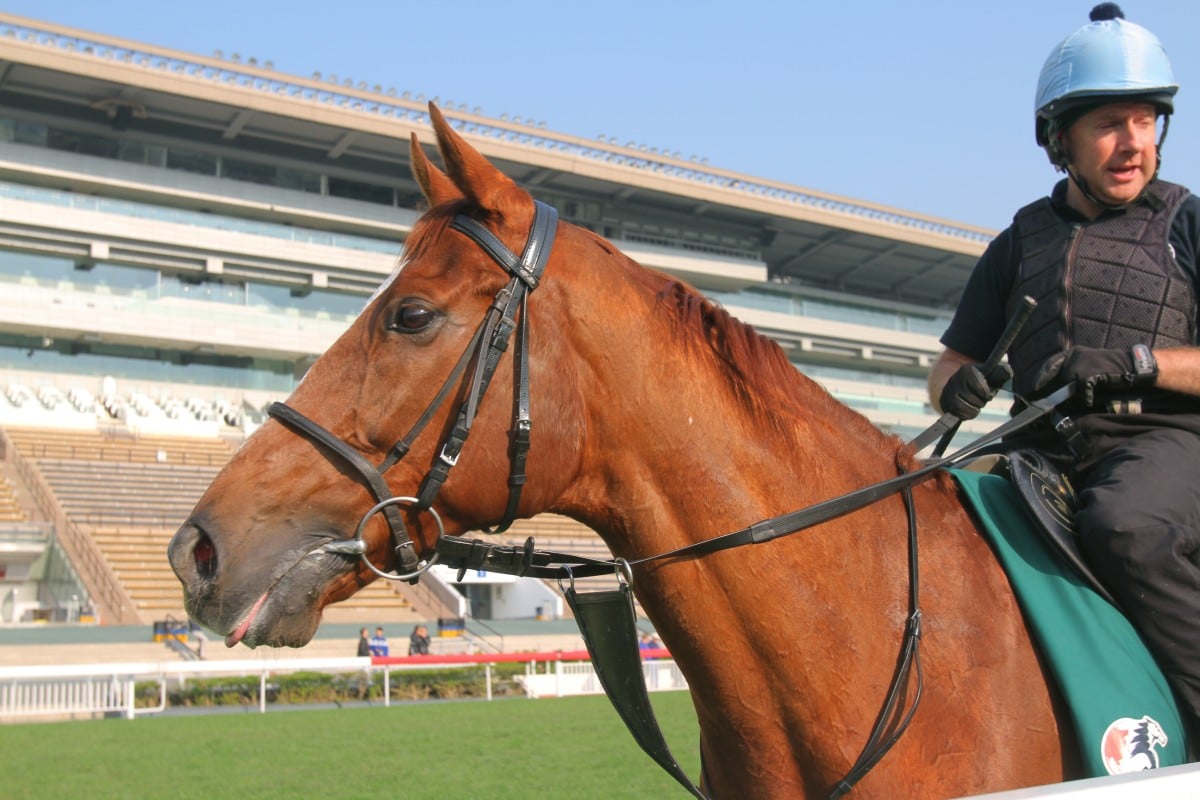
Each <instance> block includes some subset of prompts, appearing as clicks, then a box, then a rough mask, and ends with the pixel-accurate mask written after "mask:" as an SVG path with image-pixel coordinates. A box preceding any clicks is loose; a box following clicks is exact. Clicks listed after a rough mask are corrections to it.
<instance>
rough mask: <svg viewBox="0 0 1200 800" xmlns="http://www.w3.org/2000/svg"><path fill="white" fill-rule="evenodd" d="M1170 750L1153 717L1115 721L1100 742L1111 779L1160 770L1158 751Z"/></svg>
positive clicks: (1127, 718) (1163, 732) (1164, 735)
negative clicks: (1125, 774) (1128, 773)
mask: <svg viewBox="0 0 1200 800" xmlns="http://www.w3.org/2000/svg"><path fill="white" fill-rule="evenodd" d="M1166 746H1167V734H1166V732H1165V731H1163V729H1162V726H1161V725H1159V724H1158V722H1156V721H1155V720H1154V719H1152V718H1151V717H1142V718H1141V719H1131V718H1129V717H1121V718H1120V719H1118V720H1114V721H1113V723H1112V724H1111V725H1109V726H1108V730H1106V731H1105V732H1104V736H1103V737H1101V739H1100V757H1101V758H1102V759H1103V760H1104V768H1105V769H1107V770H1108V774H1109V775H1120V774H1121V773H1123V772H1140V771H1142V770H1146V769H1157V768H1158V751H1157V750H1156V749H1155V748H1157V747H1166Z"/></svg>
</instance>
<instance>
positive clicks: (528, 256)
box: [267, 201, 558, 581]
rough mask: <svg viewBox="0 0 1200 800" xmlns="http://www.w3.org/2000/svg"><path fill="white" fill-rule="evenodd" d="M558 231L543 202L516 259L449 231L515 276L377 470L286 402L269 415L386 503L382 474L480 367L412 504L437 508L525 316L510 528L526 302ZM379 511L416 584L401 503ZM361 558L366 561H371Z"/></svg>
mask: <svg viewBox="0 0 1200 800" xmlns="http://www.w3.org/2000/svg"><path fill="white" fill-rule="evenodd" d="M557 226H558V212H557V211H555V210H554V208H552V207H551V206H548V205H546V204H545V203H542V202H540V201H534V219H533V225H532V227H531V229H530V232H529V237H528V238H527V239H526V242H525V247H524V249H523V250H522V253H521V256H520V257H517V256H516V255H515V254H514V253H512V251H510V250H509V249H508V248H507V247H505V246H504V243H503V242H501V241H500V239H499V238H498V237H497V236H496V235H495V234H493V233H492V232H491V231H489V230H488V229H487V228H485V227H484V226H483V225H481V224H480V223H478V222H476V221H475V220H473V219H471V218H470V217H467V216H465V215H463V214H459V215H458V216H456V217H455V218H454V220H453V221H452V222H451V224H450V227H451V228H452V229H453V230H457V231H459V232H461V233H464V234H466V235H467V236H468V237H469V238H470V239H471V240H472V241H474V242H476V243H477V244H479V246H480V247H481V248H483V250H484V251H485V252H487V253H488V255H489V256H491V258H492V259H493V260H494V261H496V263H497V264H499V265H500V267H501V268H503V269H504V270H505V271H506V272H507V273H509V275H510V276H511V277H512V280H510V281H509V283H508V284H507V285H506V286H505V287H504V288H503V289H501V290H500V292H498V293H497V295H496V298H495V299H494V300H493V301H492V304H491V306H489V308H488V312H487V314H486V315H485V317H484V319H483V320H482V321H481V322H480V324H479V327H478V328H477V329H476V331H475V334H474V335H473V336H472V338H471V341H470V342H469V343H468V344H467V346H466V348H465V349H464V350H463V353H462V355H461V356H460V357H459V359H458V361H457V363H456V364H455V365H454V368H453V369H452V370H451V372H450V374H449V375H448V376H447V378H446V380H445V381H444V382H443V383H442V386H441V388H440V389H439V390H438V392H437V394H436V395H435V396H434V398H433V400H432V401H430V403H429V405H428V406H427V407H426V408H425V411H424V413H422V414H421V416H420V417H419V418H418V419H417V421H416V423H414V424H413V426H412V428H411V429H410V430H409V432H408V433H407V434H406V435H405V436H404V438H402V439H400V440H399V441H397V442H396V443H395V444H394V445H392V447H391V448H390V449H389V450H388V453H387V456H386V457H385V458H384V459H383V461H382V462H381V463H380V464H379V466H378V467H376V466H374V465H373V464H371V462H370V461H368V460H367V459H366V458H365V457H364V456H363V455H362V454H361V453H359V452H357V451H356V450H354V449H353V448H352V447H350V446H349V445H348V444H346V443H345V442H344V441H342V440H341V439H339V438H338V437H337V436H335V435H333V434H332V433H330V432H329V431H327V430H326V429H325V428H323V427H321V426H320V425H318V424H317V423H315V422H313V421H312V420H310V419H308V418H307V417H305V416H304V415H303V414H301V413H300V412H298V411H296V410H295V409H293V408H291V407H290V406H288V405H286V404H285V403H272V404H271V406H270V407H269V408H268V410H267V413H268V414H269V415H270V416H271V417H273V418H274V419H276V420H278V421H279V422H280V423H282V424H283V425H285V426H286V427H287V428H289V429H290V430H292V431H293V432H295V433H298V434H300V435H301V436H303V437H305V438H307V439H309V440H310V441H311V442H313V443H315V444H318V445H320V446H322V447H324V448H326V449H327V450H328V451H329V452H331V453H333V454H334V455H336V456H337V457H338V458H340V459H341V460H342V461H343V462H345V464H346V465H347V466H349V467H350V468H351V469H353V470H354V471H355V472H357V473H358V474H359V475H360V476H361V477H362V478H363V480H364V481H366V484H367V486H368V488H369V489H370V491H371V493H372V494H373V495H374V496H375V499H376V500H377V501H379V503H380V504H383V503H384V501H386V500H393V499H394V498H393V496H392V493H391V490H390V488H389V487H388V484H387V481H386V480H385V479H384V477H383V473H385V472H386V471H387V470H389V469H390V468H391V467H393V466H395V465H396V464H397V463H398V462H399V461H400V460H401V459H403V458H404V457H405V456H406V455H407V454H408V452H409V450H410V449H411V447H412V444H413V442H414V441H415V440H416V438H417V437H418V436H419V435H420V433H421V431H423V430H424V429H425V427H426V426H427V425H428V424H429V422H430V420H431V419H432V418H433V416H434V414H435V413H436V412H437V409H438V408H440V407H441V406H442V405H443V404H444V403H445V402H446V401H447V399H448V398H449V396H450V394H451V392H452V391H453V390H454V387H455V386H457V385H459V382H460V381H461V379H462V376H463V375H464V374H465V372H466V370H467V367H468V365H469V364H470V363H471V362H472V360H473V361H474V363H475V369H474V370H473V374H472V377H471V380H470V383H469V385H468V389H467V394H466V398H465V400H464V402H463V403H462V405H461V406H460V407H459V411H458V417H457V420H456V424H455V426H454V428H453V430H452V431H451V433H450V435H449V436H448V437H447V438H446V440H445V441H443V442H442V446H441V450H440V452H439V454H438V456H437V458H436V459H435V461H434V464H433V466H432V467H431V468H430V471H429V474H428V475H426V477H425V480H424V481H423V482H422V487H421V491H420V495H419V497H418V498H417V499H416V502H415V503H414V504H413V505H414V507H416V508H426V509H427V508H431V506H432V505H433V500H434V498H435V496H436V495H437V493H438V490H439V489H440V488H441V486H442V484H443V483H444V482H445V480H446V478H447V477H448V476H449V473H450V469H451V468H452V467H453V466H454V465H455V464H456V463H457V462H458V455H459V453H460V452H461V450H462V446H463V444H464V443H465V442H466V438H467V434H468V433H470V429H471V424H472V423H473V422H474V419H475V414H476V412H477V410H478V407H479V403H480V401H481V400H482V398H483V394H484V392H486V391H487V387H488V385H489V384H490V382H491V377H492V375H493V373H494V372H495V370H496V367H497V365H498V364H499V362H500V357H501V356H502V355H503V353H504V351H505V349H506V348H507V346H508V340H509V337H510V335H511V334H512V332H513V330H514V329H516V327H517V319H516V318H517V312H518V310H519V311H520V317H521V320H520V321H521V328H520V333H519V334H518V339H519V349H520V354H521V357H520V359H518V362H517V363H518V366H517V375H516V378H515V380H514V389H513V392H514V396H515V400H514V408H515V410H514V423H513V425H514V431H513V442H514V444H513V455H512V468H511V470H510V476H509V500H508V504H507V506H506V510H505V516H504V520H505V523H504V527H507V525H508V524H510V523H511V520H512V518H514V517H515V515H516V509H517V507H518V505H519V503H520V494H521V489H522V487H523V486H524V484H525V461H526V454H527V452H528V448H529V430H530V427H531V424H532V423H531V421H530V417H529V405H530V403H529V360H528V356H527V348H526V346H525V341H524V340H525V336H526V332H527V330H528V327H527V324H526V317H527V311H528V306H527V298H528V292H530V291H532V290H533V289H534V288H536V287H537V285H538V282H539V281H540V280H541V276H542V273H543V272H544V271H545V269H546V264H547V262H548V261H549V259H550V251H551V248H552V247H553V246H554V236H555V232H556V230H557ZM381 513H383V514H384V517H385V519H386V520H387V523H388V527H389V529H390V530H391V534H392V541H393V549H394V551H395V554H396V558H397V560H398V562H399V563H400V565H401V567H402V569H401V571H402V572H403V573H407V574H411V575H412V576H413V577H411V580H414V581H415V580H416V576H417V575H419V572H414V570H415V568H416V567H417V566H418V565H419V562H420V558H419V557H418V555H417V553H416V548H415V546H414V544H413V542H412V539H411V538H410V537H409V535H408V531H407V529H406V527H405V525H404V519H403V516H402V515H401V513H400V510H399V509H398V508H397V507H396V505H395V504H389V505H384V506H383V507H382V509H381ZM360 553H361V551H360ZM363 557H364V558H365V555H363ZM381 574H382V573H381ZM387 577H391V576H387ZM397 577H399V576H397Z"/></svg>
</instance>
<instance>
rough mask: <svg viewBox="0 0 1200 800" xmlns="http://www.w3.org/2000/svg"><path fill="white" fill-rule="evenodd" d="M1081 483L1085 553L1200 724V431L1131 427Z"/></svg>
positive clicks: (1077, 479)
mask: <svg viewBox="0 0 1200 800" xmlns="http://www.w3.org/2000/svg"><path fill="white" fill-rule="evenodd" d="M1074 484H1075V488H1076V490H1077V492H1078V495H1079V510H1078V514H1077V517H1076V521H1077V523H1078V526H1079V534H1080V545H1081V548H1082V550H1083V554H1084V557H1085V558H1086V559H1087V561H1088V563H1089V564H1090V565H1091V567H1092V569H1093V570H1094V571H1095V572H1096V575H1097V577H1098V578H1099V579H1100V580H1101V581H1102V582H1103V583H1104V585H1105V586H1107V587H1108V589H1109V591H1110V592H1112V594H1113V596H1114V597H1115V598H1116V599H1117V602H1118V603H1120V604H1121V607H1122V608H1123V609H1124V610H1125V613H1126V614H1127V615H1128V616H1129V619H1130V621H1131V622H1132V623H1133V625H1134V627H1135V628H1137V629H1138V631H1139V632H1140V633H1141V635H1142V638H1143V640H1144V641H1145V642H1146V645H1147V646H1148V647H1149V648H1150V651H1151V652H1152V653H1153V654H1154V655H1155V657H1156V658H1157V660H1158V662H1159V665H1160V666H1161V667H1162V670H1163V672H1164V674H1165V675H1166V678H1167V680H1168V681H1169V682H1170V684H1171V686H1172V688H1173V689H1174V690H1175V692H1176V694H1177V696H1178V697H1179V699H1180V701H1181V702H1182V705H1183V707H1184V708H1183V710H1184V711H1185V713H1189V714H1190V716H1191V718H1192V720H1191V723H1192V732H1193V734H1200V436H1197V435H1196V434H1194V433H1191V432H1188V431H1183V430H1177V429H1167V428H1160V429H1157V430H1152V431H1149V432H1143V433H1139V434H1137V435H1134V436H1131V437H1129V438H1128V439H1125V440H1122V441H1121V442H1120V443H1119V444H1117V445H1116V446H1115V447H1113V448H1112V449H1111V450H1109V451H1108V452H1106V453H1105V454H1104V455H1102V456H1100V457H1099V459H1098V460H1096V461H1095V462H1094V463H1093V464H1092V465H1090V466H1089V467H1088V468H1087V470H1086V472H1082V473H1079V474H1077V475H1075V476H1074Z"/></svg>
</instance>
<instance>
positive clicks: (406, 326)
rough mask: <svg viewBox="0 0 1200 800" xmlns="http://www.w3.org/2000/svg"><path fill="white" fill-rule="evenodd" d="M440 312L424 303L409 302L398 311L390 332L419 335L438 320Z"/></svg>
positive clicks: (389, 327)
mask: <svg viewBox="0 0 1200 800" xmlns="http://www.w3.org/2000/svg"><path fill="white" fill-rule="evenodd" d="M437 316H438V312H437V311H435V310H434V309H432V308H430V307H429V306H427V305H424V304H423V303H416V302H407V303H405V304H404V305H402V306H400V308H398V309H397V310H396V315H395V316H394V317H392V321H391V322H389V323H388V326H387V327H388V330H393V331H396V332H397V333H419V332H421V331H423V330H425V329H426V328H428V327H429V326H430V325H432V324H433V321H434V320H435V319H437Z"/></svg>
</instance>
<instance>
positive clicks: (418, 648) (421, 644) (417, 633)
mask: <svg viewBox="0 0 1200 800" xmlns="http://www.w3.org/2000/svg"><path fill="white" fill-rule="evenodd" d="M408 654H409V655H410V656H427V655H429V629H428V628H426V627H425V626H424V625H418V626H416V627H415V628H413V632H412V635H411V636H409V637H408Z"/></svg>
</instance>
